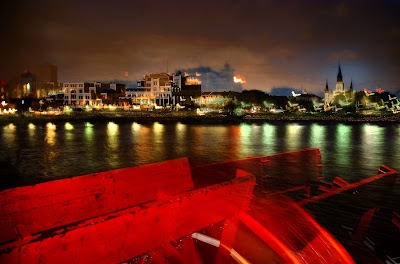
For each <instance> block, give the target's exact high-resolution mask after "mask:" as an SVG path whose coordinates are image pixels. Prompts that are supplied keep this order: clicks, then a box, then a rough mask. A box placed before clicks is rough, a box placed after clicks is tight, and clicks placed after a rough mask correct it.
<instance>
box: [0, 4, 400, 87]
mask: <svg viewBox="0 0 400 264" xmlns="http://www.w3.org/2000/svg"><path fill="white" fill-rule="evenodd" d="M11 5H14V6H12V8H8V9H3V10H9V12H6V14H5V16H4V17H2V19H5V20H6V21H7V22H8V23H7V25H9V26H8V27H7V28H5V29H4V31H3V32H4V33H5V35H6V36H8V38H7V41H6V42H5V43H4V44H5V46H4V47H3V48H1V52H2V53H3V56H2V57H3V58H5V60H4V62H3V63H2V65H1V68H0V69H1V71H0V74H1V76H0V79H7V78H9V77H10V76H14V75H16V74H18V73H20V71H21V70H23V69H26V68H30V67H33V66H34V65H35V64H37V63H42V62H49V63H52V64H55V65H57V66H58V69H59V73H58V75H59V81H60V82H63V81H94V80H114V79H116V80H126V81H136V80H137V79H139V78H141V77H142V76H144V75H145V74H146V73H150V72H165V71H167V69H168V70H169V71H170V72H173V71H176V70H179V69H193V68H201V67H210V68H212V69H214V70H216V71H219V70H221V69H223V67H224V64H225V63H229V64H230V65H231V66H232V68H233V69H234V72H235V74H240V75H241V76H243V77H244V78H245V79H246V83H244V84H243V89H258V90H262V91H264V92H270V91H271V90H273V89H274V88H279V87H290V88H295V89H300V88H301V87H303V88H306V89H307V91H309V92H311V93H320V92H321V90H322V89H323V88H324V87H325V82H326V79H328V83H329V85H333V84H334V82H335V78H336V74H337V66H338V64H339V63H340V65H341V67H342V70H343V78H344V83H345V86H346V88H347V87H348V86H349V85H350V81H351V80H352V81H353V85H354V88H355V90H361V89H363V88H367V89H371V90H374V89H375V88H376V87H377V86H380V87H382V89H384V90H387V91H396V90H399V89H400V77H399V76H400V66H399V63H398V61H399V60H398V58H399V57H400V48H399V47H398V46H399V45H397V44H398V42H399V40H400V22H399V19H398V18H397V17H396V14H395V12H396V10H398V7H399V3H397V2H395V1H380V2H379V3H377V2H373V1H330V2H329V3H326V2H324V3H320V2H318V1H306V2H304V1H303V2H301V3H297V2H294V1H283V2H282V1H280V2H276V1H251V2H245V1H225V0H224V1H219V2H218V3H212V2H211V1H202V2H201V3H197V4H195V3H193V2H190V3H185V4H183V3H182V2H180V1H168V3H164V2H161V1H152V2H151V3H145V2H142V1H135V2H134V3H133V2H131V1H116V2H113V5H107V4H104V3H98V2H96V3H95V2H92V1H87V2H85V3H80V2H77V1H70V2H68V3H52V2H50V1H49V2H47V1H40V2H35V3H33V2H28V1H22V2H20V3H19V4H17V3H13V4H11ZM396 8H397V9H396ZM3 24H4V23H3ZM10 51H12V52H10ZM126 72H128V76H125V73H126Z"/></svg>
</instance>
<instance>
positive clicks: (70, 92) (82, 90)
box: [62, 82, 101, 106]
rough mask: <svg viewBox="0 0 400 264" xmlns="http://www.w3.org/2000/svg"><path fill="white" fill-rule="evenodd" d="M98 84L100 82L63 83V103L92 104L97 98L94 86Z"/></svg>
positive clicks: (74, 104)
mask: <svg viewBox="0 0 400 264" xmlns="http://www.w3.org/2000/svg"><path fill="white" fill-rule="evenodd" d="M100 86H101V84H100V83H84V82H76V83H70V82H68V83H63V87H62V90H63V93H64V105H72V106H84V105H94V101H95V100H96V99H97V98H96V87H100Z"/></svg>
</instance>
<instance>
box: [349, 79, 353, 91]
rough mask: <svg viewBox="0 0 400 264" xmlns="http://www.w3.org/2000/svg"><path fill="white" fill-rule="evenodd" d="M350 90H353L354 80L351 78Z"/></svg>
mask: <svg viewBox="0 0 400 264" xmlns="http://www.w3.org/2000/svg"><path fill="white" fill-rule="evenodd" d="M349 91H350V92H352V91H353V80H351V82H350V89H349Z"/></svg>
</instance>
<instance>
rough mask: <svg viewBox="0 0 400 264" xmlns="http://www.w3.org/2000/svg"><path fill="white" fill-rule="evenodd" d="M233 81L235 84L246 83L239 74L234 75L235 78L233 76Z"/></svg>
mask: <svg viewBox="0 0 400 264" xmlns="http://www.w3.org/2000/svg"><path fill="white" fill-rule="evenodd" d="M233 81H234V82H235V83H246V79H245V78H244V77H243V76H241V75H239V74H236V75H235V76H233Z"/></svg>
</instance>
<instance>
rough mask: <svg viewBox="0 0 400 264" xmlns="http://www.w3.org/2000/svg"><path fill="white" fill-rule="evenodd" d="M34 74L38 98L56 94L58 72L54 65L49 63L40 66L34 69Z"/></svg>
mask: <svg viewBox="0 0 400 264" xmlns="http://www.w3.org/2000/svg"><path fill="white" fill-rule="evenodd" d="M35 73H36V77H37V78H36V87H37V97H38V98H41V97H45V96H48V95H50V94H56V93H57V92H58V89H59V87H58V74H57V73H58V71H57V66H56V65H53V64H50V63H44V64H40V65H38V66H37V67H36V69H35Z"/></svg>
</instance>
